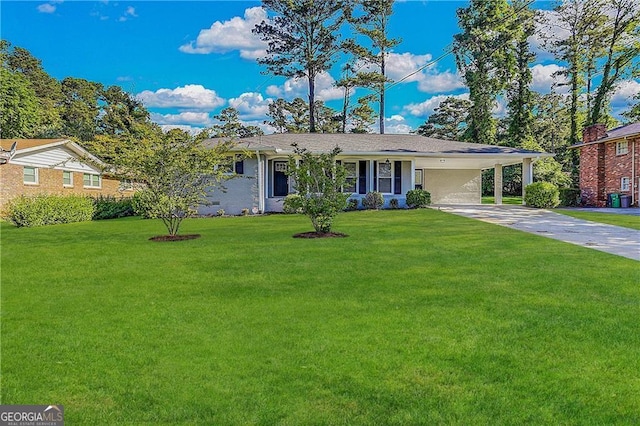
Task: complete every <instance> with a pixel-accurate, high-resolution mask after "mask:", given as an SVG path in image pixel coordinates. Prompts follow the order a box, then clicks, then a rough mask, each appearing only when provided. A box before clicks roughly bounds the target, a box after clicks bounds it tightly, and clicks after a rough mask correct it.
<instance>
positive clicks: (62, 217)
mask: <svg viewBox="0 0 640 426" xmlns="http://www.w3.org/2000/svg"><path fill="white" fill-rule="evenodd" d="M94 211H95V206H94V202H93V200H92V199H91V198H88V197H83V196H80V195H67V196H62V195H46V194H43V195H36V196H32V197H27V196H24V195H22V196H20V197H17V198H14V199H13V200H11V201H10V202H9V206H8V208H7V212H8V213H7V217H6V218H7V220H9V221H10V222H11V223H13V224H14V225H16V226H18V227H23V226H24V227H34V226H44V225H56V224H60V223H72V222H85V221H89V220H91V219H92V217H93V214H94Z"/></svg>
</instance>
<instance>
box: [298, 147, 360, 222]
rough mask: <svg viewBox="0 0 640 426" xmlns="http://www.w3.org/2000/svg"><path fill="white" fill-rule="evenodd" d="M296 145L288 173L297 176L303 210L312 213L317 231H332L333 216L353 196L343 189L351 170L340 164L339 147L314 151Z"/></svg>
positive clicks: (311, 217) (308, 213) (311, 216)
mask: <svg viewBox="0 0 640 426" xmlns="http://www.w3.org/2000/svg"><path fill="white" fill-rule="evenodd" d="M293 147H294V155H290V156H289V166H288V171H287V174H288V175H289V176H291V177H293V179H294V181H295V188H296V190H297V191H298V194H300V197H301V198H302V212H303V213H304V214H306V215H307V216H309V218H310V219H311V223H312V224H313V228H314V229H315V231H316V233H318V234H326V233H329V232H331V227H332V225H333V219H334V218H335V217H336V215H337V214H338V213H339V212H341V211H342V210H344V208H345V206H346V204H347V198H349V196H350V195H351V194H348V193H343V192H342V188H343V186H344V185H345V184H346V182H347V172H346V170H345V169H344V167H343V166H342V165H340V164H337V163H336V156H337V155H338V154H339V153H340V152H341V150H340V148H339V147H337V146H336V147H335V148H334V149H333V150H332V151H331V152H329V153H324V154H313V153H311V152H309V151H308V150H307V149H305V148H300V147H299V146H298V145H296V144H294V145H293Z"/></svg>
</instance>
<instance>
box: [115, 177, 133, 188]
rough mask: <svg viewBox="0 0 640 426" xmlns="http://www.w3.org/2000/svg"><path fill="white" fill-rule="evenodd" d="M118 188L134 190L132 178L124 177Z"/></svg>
mask: <svg viewBox="0 0 640 426" xmlns="http://www.w3.org/2000/svg"><path fill="white" fill-rule="evenodd" d="M118 189H119V190H120V191H133V181H132V180H131V179H122V180H121V181H120V187H119V188H118Z"/></svg>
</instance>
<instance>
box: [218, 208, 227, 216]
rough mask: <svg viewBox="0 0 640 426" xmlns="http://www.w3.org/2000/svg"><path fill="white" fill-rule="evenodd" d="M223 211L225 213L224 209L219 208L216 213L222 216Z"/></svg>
mask: <svg viewBox="0 0 640 426" xmlns="http://www.w3.org/2000/svg"><path fill="white" fill-rule="evenodd" d="M225 213H226V212H225V211H224V209H219V210H218V211H217V212H216V214H217V215H218V216H224V214H225Z"/></svg>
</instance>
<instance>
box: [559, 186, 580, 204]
mask: <svg viewBox="0 0 640 426" xmlns="http://www.w3.org/2000/svg"><path fill="white" fill-rule="evenodd" d="M560 205H561V206H564V207H577V206H579V205H580V189H578V188H561V189H560Z"/></svg>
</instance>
